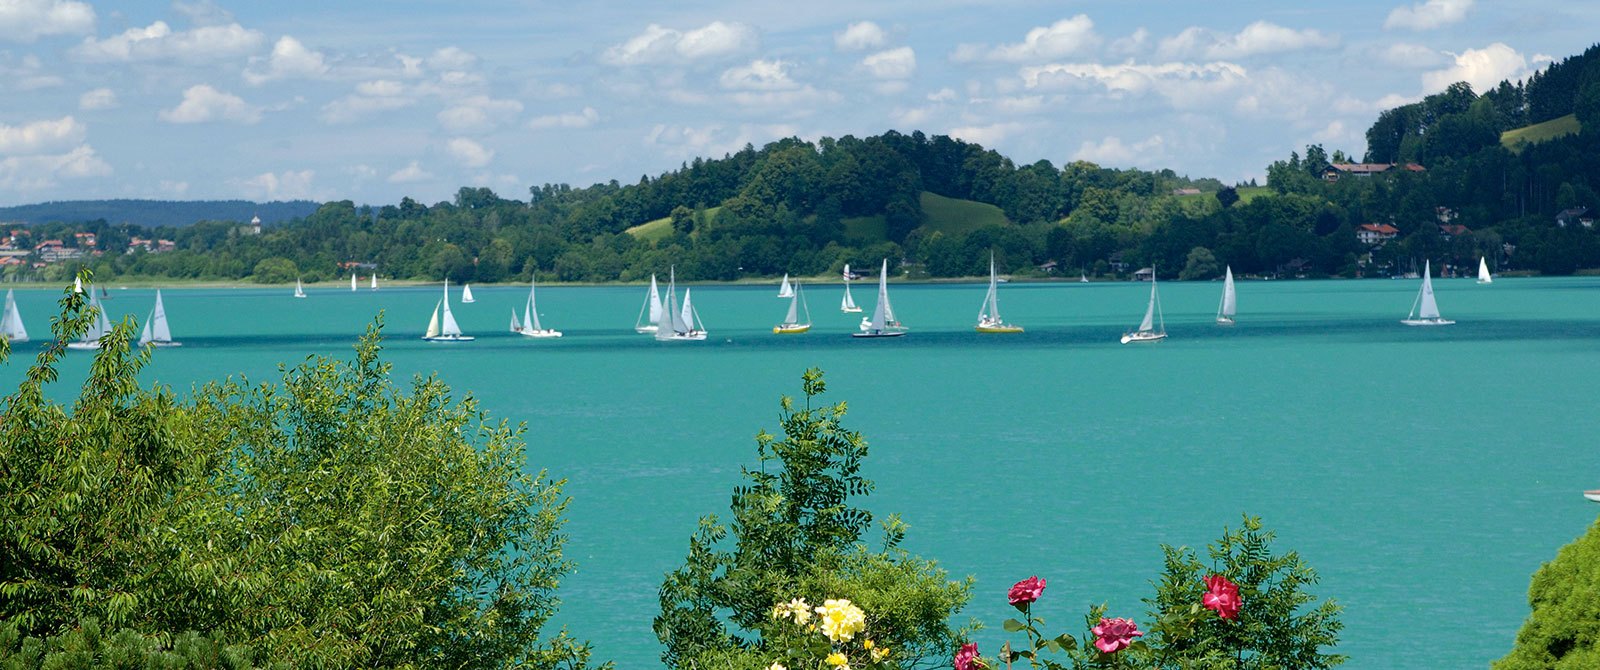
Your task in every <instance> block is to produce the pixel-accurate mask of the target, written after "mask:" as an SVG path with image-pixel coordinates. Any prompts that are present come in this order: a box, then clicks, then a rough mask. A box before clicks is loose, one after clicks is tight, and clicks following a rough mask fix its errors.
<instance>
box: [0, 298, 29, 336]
mask: <svg viewBox="0 0 1600 670" xmlns="http://www.w3.org/2000/svg"><path fill="white" fill-rule="evenodd" d="M11 293H12V292H11V290H9V289H7V290H6V311H5V315H4V316H0V337H4V338H6V339H7V340H10V341H12V342H27V341H28V329H27V328H24V327H22V312H19V311H17V300H16V298H15V297H13V296H12V295H11Z"/></svg>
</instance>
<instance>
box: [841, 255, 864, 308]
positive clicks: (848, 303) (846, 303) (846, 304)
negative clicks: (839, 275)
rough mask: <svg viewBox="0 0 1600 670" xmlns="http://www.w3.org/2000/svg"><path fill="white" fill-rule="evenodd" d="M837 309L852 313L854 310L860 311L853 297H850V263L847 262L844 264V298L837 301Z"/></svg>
mask: <svg viewBox="0 0 1600 670" xmlns="http://www.w3.org/2000/svg"><path fill="white" fill-rule="evenodd" d="M839 311H841V312H844V313H846V314H854V313H856V312H859V311H861V308H860V307H857V306H856V300H855V298H852V297H850V265H849V264H846V265H845V266H844V300H843V301H842V302H840V303H839Z"/></svg>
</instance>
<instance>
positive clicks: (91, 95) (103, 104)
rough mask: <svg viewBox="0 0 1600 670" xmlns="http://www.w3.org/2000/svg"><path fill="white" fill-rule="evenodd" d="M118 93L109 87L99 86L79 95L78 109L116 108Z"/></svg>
mask: <svg viewBox="0 0 1600 670" xmlns="http://www.w3.org/2000/svg"><path fill="white" fill-rule="evenodd" d="M116 106H117V94H116V92H114V91H112V90H111V89H109V88H97V89H94V90H92V91H87V92H85V93H84V94H83V95H80V96H78V109H83V110H93V109H115V108H116Z"/></svg>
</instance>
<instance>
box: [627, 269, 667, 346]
mask: <svg viewBox="0 0 1600 670" xmlns="http://www.w3.org/2000/svg"><path fill="white" fill-rule="evenodd" d="M647 317H648V318H647ZM660 323H661V293H660V292H659V291H657V290H656V276H655V275H650V290H649V291H648V292H646V293H645V294H644V304H643V305H640V306H639V318H638V319H635V320H634V322H633V332H635V333H640V334H643V333H655V332H658V324H660Z"/></svg>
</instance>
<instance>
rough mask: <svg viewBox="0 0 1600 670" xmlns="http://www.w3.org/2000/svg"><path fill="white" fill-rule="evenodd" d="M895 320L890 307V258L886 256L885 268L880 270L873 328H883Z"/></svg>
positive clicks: (873, 311) (873, 312) (873, 313)
mask: <svg viewBox="0 0 1600 670" xmlns="http://www.w3.org/2000/svg"><path fill="white" fill-rule="evenodd" d="M893 320H894V311H893V310H891V309H890V308H889V259H887V258H886V259H884V260H883V269H881V270H879V271H878V305H877V306H876V307H874V308H872V330H875V331H876V330H883V329H884V326H885V325H886V324H888V323H891V322H893Z"/></svg>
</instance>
